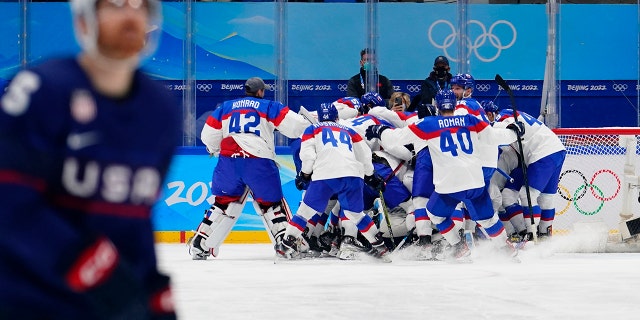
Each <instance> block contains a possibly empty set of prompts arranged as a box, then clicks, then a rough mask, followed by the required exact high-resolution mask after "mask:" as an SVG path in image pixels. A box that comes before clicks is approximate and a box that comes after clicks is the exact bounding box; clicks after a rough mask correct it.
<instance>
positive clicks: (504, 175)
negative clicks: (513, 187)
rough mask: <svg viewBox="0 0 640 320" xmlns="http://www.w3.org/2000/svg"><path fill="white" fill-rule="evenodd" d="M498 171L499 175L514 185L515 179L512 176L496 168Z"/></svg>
mask: <svg viewBox="0 0 640 320" xmlns="http://www.w3.org/2000/svg"><path fill="white" fill-rule="evenodd" d="M496 171H498V173H499V174H500V175H501V176H503V177H504V178H505V179H507V181H509V182H511V183H513V181H514V180H513V178H511V176H510V175H509V174H508V173H506V172H504V170H502V169H500V168H496Z"/></svg>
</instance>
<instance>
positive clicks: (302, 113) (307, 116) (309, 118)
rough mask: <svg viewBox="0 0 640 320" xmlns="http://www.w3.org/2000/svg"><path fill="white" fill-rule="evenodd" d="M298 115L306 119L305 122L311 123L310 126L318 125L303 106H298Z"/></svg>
mask: <svg viewBox="0 0 640 320" xmlns="http://www.w3.org/2000/svg"><path fill="white" fill-rule="evenodd" d="M298 114H300V115H301V116H303V117H304V118H305V119H307V121H309V122H311V124H316V123H318V120H317V119H316V118H315V117H314V116H313V115H312V114H311V112H309V110H307V109H306V108H305V107H304V106H300V111H299V112H298Z"/></svg>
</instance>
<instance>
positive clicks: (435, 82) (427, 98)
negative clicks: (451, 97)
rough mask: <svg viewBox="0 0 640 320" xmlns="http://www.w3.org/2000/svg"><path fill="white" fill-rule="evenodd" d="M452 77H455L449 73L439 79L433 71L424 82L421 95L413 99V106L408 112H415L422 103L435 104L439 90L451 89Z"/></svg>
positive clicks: (411, 105) (410, 106)
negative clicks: (434, 100)
mask: <svg viewBox="0 0 640 320" xmlns="http://www.w3.org/2000/svg"><path fill="white" fill-rule="evenodd" d="M451 77H453V75H452V74H451V73H448V72H447V74H445V75H444V78H441V79H438V78H437V76H436V72H435V71H431V73H430V74H429V76H428V77H427V78H426V79H424V80H423V81H422V88H421V89H420V93H419V94H418V95H416V96H415V97H413V98H412V99H411V104H410V105H409V107H408V108H407V111H415V110H416V107H417V106H418V105H419V104H420V103H424V104H433V99H434V98H435V97H436V93H438V90H441V89H449V88H450V87H451Z"/></svg>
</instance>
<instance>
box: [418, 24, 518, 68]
mask: <svg viewBox="0 0 640 320" xmlns="http://www.w3.org/2000/svg"><path fill="white" fill-rule="evenodd" d="M439 24H444V25H445V26H448V27H449V29H451V33H450V34H449V35H448V36H446V37H445V38H444V40H443V41H442V43H436V41H435V40H433V29H434V28H435V27H436V26H437V25H439ZM467 25H477V26H479V27H480V29H481V31H482V33H481V34H480V35H478V37H477V38H475V39H474V40H473V41H471V39H470V38H469V37H467V36H465V37H464V38H465V40H466V42H467V48H469V53H468V55H467V58H468V57H470V56H471V54H472V53H474V54H475V55H476V57H477V58H478V60H480V61H482V62H491V61H495V60H496V59H498V57H499V56H500V53H502V50H506V49H509V48H511V46H513V45H514V44H515V43H516V39H517V38H518V32H517V31H516V27H514V26H513V24H512V23H511V22H509V21H507V20H498V21H496V22H494V23H493V24H492V25H491V26H490V27H489V30H488V31H487V28H486V27H485V25H484V24H483V23H482V22H480V21H478V20H469V21H468V22H467ZM499 25H506V26H507V27H509V28H510V29H511V32H512V36H511V41H509V42H508V43H507V44H503V43H502V41H501V40H500V38H498V36H496V35H495V34H494V29H495V28H496V27H497V26H499ZM459 35H460V34H459V33H458V32H457V31H456V28H455V27H454V26H453V24H452V23H451V22H449V21H447V20H443V19H441V20H437V21H435V22H434V23H432V24H431V26H429V42H431V44H432V45H433V46H434V47H436V48H439V49H442V51H443V52H444V55H445V56H447V58H449V60H453V61H456V62H457V61H460V60H459V59H454V58H451V55H450V54H449V53H448V52H447V49H449V48H450V47H451V46H453V43H454V42H455V40H456V39H457V38H458V36H459ZM487 39H488V40H489V44H490V45H491V46H493V47H494V48H496V49H497V51H496V54H495V55H494V56H492V57H484V56H482V55H480V53H479V52H478V49H479V48H481V47H482V46H483V45H484V44H485V42H487Z"/></svg>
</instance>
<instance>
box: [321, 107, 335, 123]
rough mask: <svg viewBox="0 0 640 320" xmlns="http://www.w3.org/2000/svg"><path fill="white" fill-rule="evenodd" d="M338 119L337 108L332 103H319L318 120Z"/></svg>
mask: <svg viewBox="0 0 640 320" xmlns="http://www.w3.org/2000/svg"><path fill="white" fill-rule="evenodd" d="M337 119H338V109H336V107H335V106H334V105H333V103H321V104H320V108H318V121H336V120H337Z"/></svg>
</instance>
